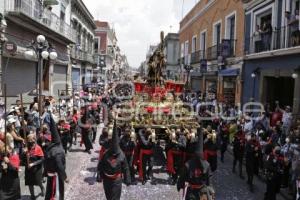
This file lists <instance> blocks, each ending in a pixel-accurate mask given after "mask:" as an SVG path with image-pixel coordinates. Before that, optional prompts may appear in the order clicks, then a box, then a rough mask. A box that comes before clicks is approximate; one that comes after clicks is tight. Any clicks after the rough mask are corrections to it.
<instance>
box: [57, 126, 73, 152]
mask: <svg viewBox="0 0 300 200" xmlns="http://www.w3.org/2000/svg"><path fill="white" fill-rule="evenodd" d="M70 130H71V126H70V125H69V124H68V123H65V122H62V123H61V124H59V125H58V132H59V134H60V138H61V143H62V146H63V148H64V150H65V153H66V154H67V153H68V143H69V141H70V140H71V132H70Z"/></svg>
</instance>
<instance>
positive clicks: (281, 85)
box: [263, 76, 295, 110]
mask: <svg viewBox="0 0 300 200" xmlns="http://www.w3.org/2000/svg"><path fill="white" fill-rule="evenodd" d="M294 89H295V80H294V79H293V78H291V77H271V76H266V77H264V91H263V94H264V99H265V103H269V104H270V106H271V109H272V110H273V109H275V106H276V104H275V102H276V101H279V105H280V107H281V108H283V107H284V106H287V105H289V106H293V101H294Z"/></svg>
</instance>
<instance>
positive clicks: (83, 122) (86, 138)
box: [80, 108, 93, 153]
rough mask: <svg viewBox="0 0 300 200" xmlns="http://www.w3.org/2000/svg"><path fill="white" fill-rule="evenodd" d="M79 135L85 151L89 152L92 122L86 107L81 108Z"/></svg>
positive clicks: (91, 145) (91, 146) (91, 147)
mask: <svg viewBox="0 0 300 200" xmlns="http://www.w3.org/2000/svg"><path fill="white" fill-rule="evenodd" d="M80 128H81V137H82V141H83V143H84V146H85V151H86V152H88V153H91V152H90V150H91V149H93V144H92V139H93V133H92V132H93V131H92V123H91V120H90V114H89V111H88V109H87V108H84V109H82V117H81V119H80Z"/></svg>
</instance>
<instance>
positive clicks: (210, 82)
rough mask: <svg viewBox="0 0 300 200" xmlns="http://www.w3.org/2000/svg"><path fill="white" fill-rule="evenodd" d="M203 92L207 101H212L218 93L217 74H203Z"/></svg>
mask: <svg viewBox="0 0 300 200" xmlns="http://www.w3.org/2000/svg"><path fill="white" fill-rule="evenodd" d="M203 82H204V84H203V91H204V92H205V93H206V99H207V100H214V99H216V97H217V92H218V76H217V72H208V73H204V74H203Z"/></svg>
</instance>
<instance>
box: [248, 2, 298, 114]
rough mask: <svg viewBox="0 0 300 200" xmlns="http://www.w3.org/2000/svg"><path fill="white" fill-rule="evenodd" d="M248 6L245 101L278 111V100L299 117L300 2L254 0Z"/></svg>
mask: <svg viewBox="0 0 300 200" xmlns="http://www.w3.org/2000/svg"><path fill="white" fill-rule="evenodd" d="M244 6H245V65H244V72H243V80H244V90H243V91H244V92H243V102H247V101H249V100H250V99H252V100H255V101H259V102H262V103H264V104H266V103H268V104H270V106H271V108H274V107H275V105H276V101H278V102H279V104H280V105H281V106H282V107H283V106H286V105H289V106H292V107H293V112H294V113H298V114H299V113H300V90H299V88H300V78H299V72H300V68H299V63H300V42H299V41H300V36H299V34H298V33H299V23H300V22H299V9H300V3H299V0H265V1H261V0H253V1H248V3H246V4H245V5H244ZM292 19H295V20H293V21H292Z"/></svg>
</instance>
